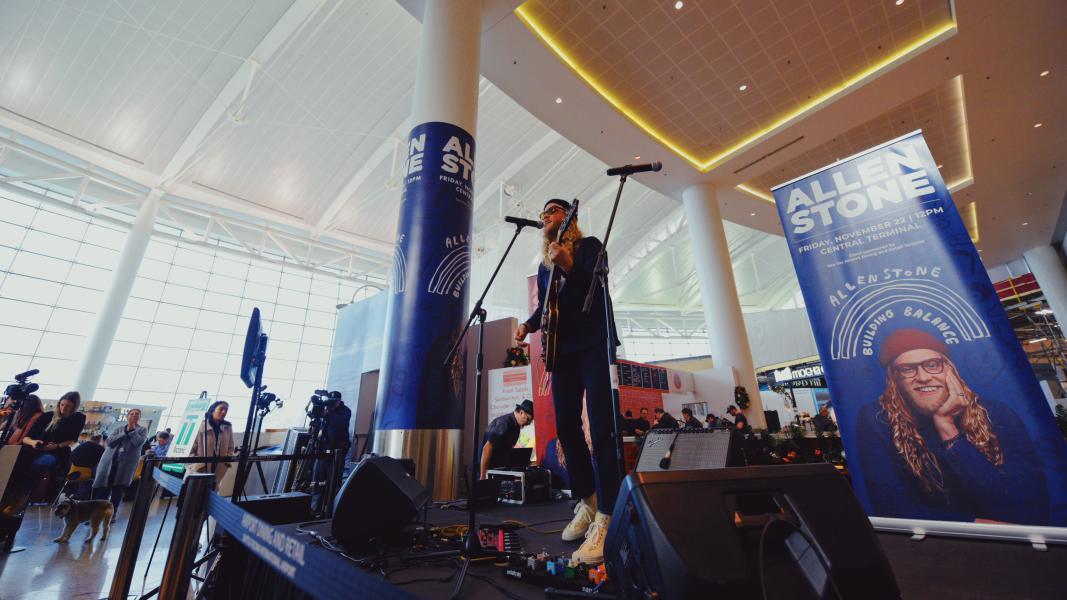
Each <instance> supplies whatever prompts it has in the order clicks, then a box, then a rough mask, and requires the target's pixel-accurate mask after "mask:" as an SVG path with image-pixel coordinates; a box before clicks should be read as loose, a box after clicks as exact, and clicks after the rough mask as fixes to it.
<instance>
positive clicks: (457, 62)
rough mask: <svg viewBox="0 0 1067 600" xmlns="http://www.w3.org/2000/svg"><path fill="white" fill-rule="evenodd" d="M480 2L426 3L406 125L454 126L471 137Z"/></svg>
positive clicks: (475, 105) (475, 103) (475, 102)
mask: <svg viewBox="0 0 1067 600" xmlns="http://www.w3.org/2000/svg"><path fill="white" fill-rule="evenodd" d="M481 27H482V0H449V1H448V2H427V3H426V8H425V13H423V16H422V41H421V43H420V45H419V66H418V70H417V71H416V72H415V98H414V100H413V102H412V109H411V122H412V123H413V124H414V125H419V124H421V123H431V122H441V123H451V124H453V125H458V126H460V127H462V128H463V129H465V130H466V131H467V132H468V133H470V134H471V135H473V136H477V133H476V132H475V124H476V123H477V118H478V73H479V71H478V65H479V59H480V58H481V39H482V33H481Z"/></svg>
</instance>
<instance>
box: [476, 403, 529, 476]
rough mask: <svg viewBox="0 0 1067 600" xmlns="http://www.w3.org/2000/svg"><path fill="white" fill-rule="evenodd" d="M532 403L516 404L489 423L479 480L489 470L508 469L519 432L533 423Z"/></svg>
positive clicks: (483, 447)
mask: <svg viewBox="0 0 1067 600" xmlns="http://www.w3.org/2000/svg"><path fill="white" fill-rule="evenodd" d="M533 410H534V409H533V402H531V401H529V400H523V401H522V404H516V405H515V410H514V411H513V412H510V413H508V414H506V415H501V416H499V417H497V418H495V419H493V420H492V422H490V423H489V427H487V428H486V430H485V438H484V439H485V444H484V445H483V446H482V457H481V462H480V464H481V478H482V479H485V477H486V472H487V471H488V470H489V469H496V468H501V467H508V466H510V465H509V464H508V462H509V459H510V458H511V449H512V448H514V447H515V442H517V441H519V431H521V430H522V428H523V427H526V426H527V425H529V424H530V423H532V422H533V419H534V413H533Z"/></svg>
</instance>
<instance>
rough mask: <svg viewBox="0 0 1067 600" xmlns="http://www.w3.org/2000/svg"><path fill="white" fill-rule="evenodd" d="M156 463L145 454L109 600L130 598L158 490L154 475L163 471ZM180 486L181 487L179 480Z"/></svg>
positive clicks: (153, 458) (151, 457)
mask: <svg viewBox="0 0 1067 600" xmlns="http://www.w3.org/2000/svg"><path fill="white" fill-rule="evenodd" d="M157 462H158V461H157V460H156V457H154V456H152V455H151V454H149V455H148V456H146V457H145V461H144V468H142V469H141V478H140V479H139V480H138V481H137V495H136V496H135V497H134V500H133V508H132V509H131V510H130V517H129V519H128V520H127V523H126V534H125V535H124V536H123V538H122V551H121V552H120V553H119V562H118V564H116V565H115V578H114V579H112V580H111V591H110V593H109V594H108V598H110V600H126V598H128V597H129V593H130V585H131V584H132V583H133V570H134V568H135V567H136V566H137V555H138V554H139V553H140V552H141V538H142V537H144V527H145V523H146V522H147V521H148V507H149V506H150V505H151V504H152V496H153V495H154V494H155V491H156V483H155V481H154V479H155V477H153V476H152V475H153V474H154V473H156V472H161V471H159V469H158V468H156V466H155V465H156V463H157ZM179 487H181V486H180V481H179Z"/></svg>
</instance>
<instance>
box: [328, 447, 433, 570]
mask: <svg viewBox="0 0 1067 600" xmlns="http://www.w3.org/2000/svg"><path fill="white" fill-rule="evenodd" d="M429 499H430V492H429V490H427V489H426V488H425V487H423V486H422V484H421V483H419V482H418V481H416V480H415V478H414V477H412V476H411V475H409V474H408V472H407V471H406V470H405V469H404V467H403V465H402V464H401V462H400V461H398V460H396V459H393V458H389V457H387V456H367V457H364V458H363V460H361V461H360V462H359V464H357V465H356V467H355V468H354V469H353V470H352V473H351V474H350V475H349V476H348V479H346V480H345V482H344V484H343V485H342V486H341V489H340V491H339V492H337V498H336V499H335V500H334V505H333V523H332V530H333V535H334V537H336V538H337V539H338V540H340V542H341V544H342V545H343V546H345V547H346V548H349V549H352V550H357V549H362V548H367V547H368V546H371V545H372V544H375V543H380V544H382V545H389V544H390V542H391V541H392V540H393V539H394V538H396V537H398V536H399V534H400V533H401V531H402V530H403V529H404V526H405V525H407V524H408V523H410V522H411V520H412V519H414V518H415V515H416V514H417V513H418V511H419V509H421V508H422V506H423V505H424V504H426V502H427V501H428V500H429Z"/></svg>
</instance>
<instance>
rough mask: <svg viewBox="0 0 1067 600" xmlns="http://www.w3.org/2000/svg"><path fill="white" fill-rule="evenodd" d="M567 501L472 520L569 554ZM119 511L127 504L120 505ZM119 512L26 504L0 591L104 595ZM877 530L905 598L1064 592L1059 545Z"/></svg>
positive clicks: (153, 571)
mask: <svg viewBox="0 0 1067 600" xmlns="http://www.w3.org/2000/svg"><path fill="white" fill-rule="evenodd" d="M163 504H164V505H165V504H166V503H165V502H164V503H163ZM571 506H572V504H571V502H569V501H565V502H553V503H548V504H536V505H530V506H511V505H498V506H494V507H492V508H491V509H487V510H485V511H482V512H480V513H479V524H481V525H489V524H495V523H502V522H503V521H505V520H516V521H522V522H523V523H527V524H531V525H534V524H538V525H535V528H536V531H535V530H534V529H529V528H527V529H523V530H521V531H520V532H519V539H520V540H521V542H522V545H523V547H524V548H525V550H527V551H530V552H539V551H541V550H542V549H544V550H545V551H547V552H549V553H550V554H562V553H564V552H568V551H573V550H574V549H575V548H576V547H577V544H576V543H566V542H563V541H562V540H561V539H560V537H559V534H558V533H552V534H548V533H540V532H541V531H548V530H557V529H560V528H562V527H563V526H564V525H565V524H566V522H567V520H569V518H570V516H571ZM123 508H124V509H128V507H127V506H124V507H123ZM162 508H163V507H162V506H160V505H159V503H158V501H157V503H154V504H153V507H152V514H151V516H150V519H149V522H148V526H147V527H146V539H145V541H144V544H143V545H142V548H141V560H140V561H139V562H138V566H137V571H136V574H135V581H134V586H133V589H132V590H131V591H132V592H134V593H139V592H140V591H141V588H142V582H144V583H146V584H147V589H151V588H152V587H154V586H155V585H158V583H159V577H160V576H161V574H162V566H163V561H164V560H165V554H166V551H167V547H168V542H169V538H170V531H169V530H170V527H164V528H163V531H162V536H161V537H162V539H161V540H160V544H159V549H158V551H157V553H156V556H155V560H154V561H152V564H151V567H150V568H148V569H147V570H148V574H147V577H145V570H146V567H148V566H149V565H148V560H147V559H148V555H149V553H150V551H151V547H152V542H153V541H154V538H155V535H156V534H157V533H159V524H160V520H161V517H162V514H161V513H162ZM125 516H126V511H125V510H123V511H121V512H120V516H119V521H118V523H116V524H115V527H113V528H112V538H111V539H109V540H108V541H107V542H104V543H101V542H99V541H97V542H95V543H93V544H88V545H87V544H82V543H81V542H82V540H83V539H84V536H85V530H84V528H80V529H79V531H78V532H77V533H76V534H75V535H74V537H73V538H72V539H71V543H70V544H66V545H61V544H54V543H52V541H51V540H52V538H54V537H55V536H56V535H58V534H59V532H60V531H61V529H62V522H61V521H60V520H59V519H57V518H55V517H53V516H51V514H50V511H48V510H47V509H46V508H44V507H34V508H31V509H30V514H28V515H27V518H26V522H25V523H24V524H23V528H22V530H21V531H19V535H18V538H17V543H18V544H19V545H22V546H27V547H28V550H27V551H26V552H21V553H19V554H14V555H11V556H8V557H0V598H2V599H3V600H15V599H20V598H33V600H52V599H56V600H59V599H63V600H67V599H71V598H74V599H78V600H91V599H96V598H102V597H105V596H106V595H107V591H108V589H109V587H110V585H111V578H112V574H113V572H114V566H115V563H116V561H117V559H118V549H119V547H120V546H121V545H122V533H123V531H124V530H125ZM173 518H174V515H173V510H172V511H171V514H170V518H169V519H168V523H173ZM685 518H686V519H689V520H693V521H695V520H697V519H699V518H700V510H699V508H698V507H695V508H694V512H693V514H692V515H688V516H686V517H685ZM429 520H430V522H431V523H433V524H435V525H450V524H455V525H459V524H465V523H466V521H467V513H465V512H462V511H457V510H432V511H430V515H429ZM878 537H879V540H880V541H881V543H882V547H883V548H884V549H885V552H886V555H887V556H888V557H889V561H890V563H891V564H892V566H893V571H894V573H895V575H896V578H897V582H898V585H899V586H900V589H901V591H902V592H903V595H904V598H907V599H925V598H939V599H948V600H952V599H960V600H964V599H966V600H972V599H979V598H990V599H994V598H995V599H998V600H999V599H1003V598H1012V599H1031V600H1039V599H1046V598H1047V599H1053V598H1055V599H1059V598H1063V597H1064V592H1063V590H1065V589H1067V569H1065V568H1064V565H1067V546H1050V547H1049V550H1048V551H1046V552H1039V551H1035V550H1033V549H1032V548H1031V547H1030V545H1029V544H1022V543H1004V542H987V541H977V540H958V539H950V538H936V537H930V538H927V539H926V540H924V541H921V542H915V541H912V540H911V539H910V537H909V536H905V535H899V534H879V536H878ZM453 572H454V569H452V568H433V567H418V568H414V567H413V568H408V569H404V570H403V571H399V572H394V573H392V574H391V575H390V577H389V581H391V582H393V583H396V584H403V583H404V582H406V581H411V580H414V579H424V578H434V579H441V578H445V577H448V576H449V575H451V574H452V573H453ZM472 572H473V573H474V574H475V575H478V576H479V577H480V578H474V577H469V578H468V580H467V583H466V585H465V586H464V594H463V597H464V598H469V599H483V598H484V599H499V598H506V597H507V596H505V594H504V593H502V592H501V591H500V590H498V589H496V588H494V587H493V585H492V584H491V583H489V581H491V582H492V583H495V584H497V585H500V586H503V587H504V588H505V589H507V590H508V592H509V593H510V594H512V595H513V596H514V597H517V598H524V599H525V598H529V599H541V598H544V592H543V590H542V589H541V588H540V587H536V586H533V585H529V584H524V583H521V582H517V581H515V580H513V579H509V578H506V577H505V576H504V575H503V570H502V569H501V568H500V567H494V566H493V565H491V564H476V565H475V566H473V567H472ZM487 580H488V581H487ZM402 587H403V588H404V589H406V590H408V591H410V592H412V593H414V594H416V595H418V596H420V597H425V598H447V597H448V595H449V593H450V591H451V589H452V581H447V582H439V581H433V582H417V583H411V584H408V585H403V586H402Z"/></svg>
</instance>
